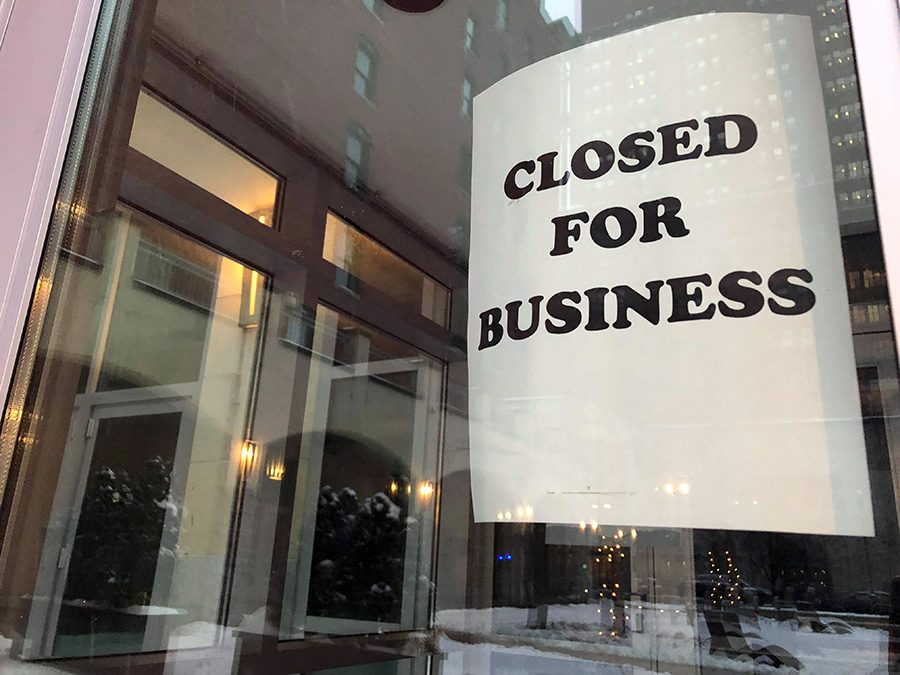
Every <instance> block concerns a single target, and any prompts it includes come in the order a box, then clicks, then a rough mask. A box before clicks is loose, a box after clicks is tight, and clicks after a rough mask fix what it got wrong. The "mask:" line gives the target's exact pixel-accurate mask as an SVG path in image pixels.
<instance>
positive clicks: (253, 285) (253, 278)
mask: <svg viewBox="0 0 900 675" xmlns="http://www.w3.org/2000/svg"><path fill="white" fill-rule="evenodd" d="M260 217H262V216H260ZM258 288H259V273H258V272H257V271H256V270H250V297H249V298H248V299H247V301H248V305H249V307H248V310H249V313H250V314H251V315H254V314H256V294H257V291H258Z"/></svg>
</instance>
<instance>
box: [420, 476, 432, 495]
mask: <svg viewBox="0 0 900 675" xmlns="http://www.w3.org/2000/svg"><path fill="white" fill-rule="evenodd" d="M433 494H434V483H432V482H431V481H430V480H423V481H422V482H420V483H419V497H421V498H422V499H431V495H433Z"/></svg>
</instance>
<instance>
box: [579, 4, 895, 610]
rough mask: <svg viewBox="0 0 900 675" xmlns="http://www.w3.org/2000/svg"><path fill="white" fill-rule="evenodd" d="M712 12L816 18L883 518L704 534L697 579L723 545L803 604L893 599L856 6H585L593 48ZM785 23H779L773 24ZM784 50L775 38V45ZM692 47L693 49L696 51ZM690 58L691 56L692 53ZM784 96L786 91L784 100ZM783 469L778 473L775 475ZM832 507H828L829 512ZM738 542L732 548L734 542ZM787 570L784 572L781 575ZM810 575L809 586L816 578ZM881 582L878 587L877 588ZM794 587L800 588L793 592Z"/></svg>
mask: <svg viewBox="0 0 900 675" xmlns="http://www.w3.org/2000/svg"><path fill="white" fill-rule="evenodd" d="M709 11H716V12H723V11H735V12H740V11H750V12H763V13H766V14H769V13H773V14H774V13H788V14H791V13H795V14H805V15H808V16H810V18H811V23H812V33H813V35H812V37H813V40H814V42H815V49H816V56H817V61H818V65H819V72H820V77H821V86H822V96H823V99H824V108H825V110H824V112H825V115H826V120H827V124H828V132H829V141H830V151H831V161H832V165H833V170H834V187H835V197H836V201H837V212H838V221H839V223H840V230H841V236H842V247H843V253H844V261H845V269H846V278H847V289H848V293H849V300H850V312H851V323H852V327H853V333H854V347H855V350H856V357H857V368H858V375H859V382H860V391H861V395H862V398H863V401H862V402H863V409H862V413H863V417H864V423H863V424H864V433H865V438H866V448H867V452H868V460H869V469H870V481H871V488H872V499H873V505H874V511H875V523H876V524H875V529H876V538H875V539H874V540H863V539H856V540H851V539H848V538H844V537H834V538H825V537H808V536H799V535H784V534H769V533H736V532H735V533H724V532H723V533H704V532H700V533H697V535H696V536H697V541H696V543H695V559H696V572H697V574H702V573H708V572H712V570H708V569H707V567H708V564H707V558H708V555H709V553H710V551H711V550H712V549H715V548H716V547H718V548H720V549H722V550H725V549H727V548H729V546H731V547H732V548H733V550H736V551H737V552H738V553H737V555H739V556H743V560H742V569H744V570H745V575H744V576H745V578H746V577H747V576H749V577H750V578H751V579H754V580H755V581H754V582H755V583H757V584H759V585H760V586H764V587H767V588H768V590H769V591H775V592H776V593H780V594H781V595H782V597H784V596H785V594H786V591H787V594H789V595H790V596H792V598H793V599H794V600H800V601H803V598H802V597H796V596H797V595H798V594H800V593H801V592H802V591H801V590H800V589H806V588H808V587H809V586H810V584H811V583H812V580H813V578H814V579H815V584H816V586H817V588H818V590H817V593H816V595H815V598H816V601H817V602H820V603H822V604H823V605H825V606H829V607H832V608H835V607H838V608H839V607H841V606H842V605H843V601H844V599H845V598H846V597H847V596H848V595H849V594H852V593H853V592H855V591H859V590H861V589H868V588H870V587H872V585H873V584H875V585H876V586H877V587H878V588H877V590H879V591H887V590H888V586H889V583H890V580H891V578H893V577H894V576H895V575H896V574H898V573H900V565H898V562H897V561H896V556H894V555H892V553H891V552H892V551H894V550H895V549H896V546H897V545H898V543H900V542H898V539H897V508H898V505H897V504H896V503H895V499H894V490H895V485H896V484H897V482H898V480H900V468H898V467H897V466H896V465H897V462H898V461H900V448H898V445H897V443H898V440H897V439H896V435H897V433H898V431H897V430H896V429H892V425H891V423H890V421H891V419H893V418H894V417H895V416H896V414H897V410H898V406H900V399H898V392H897V387H896V373H895V372H894V344H893V340H892V339H891V332H890V331H891V328H890V317H889V314H888V297H887V286H886V282H885V275H884V270H883V261H882V254H881V250H880V241H879V238H878V235H877V234H876V231H877V224H876V222H875V213H874V202H873V193H872V185H871V182H870V177H869V176H870V174H869V163H868V160H867V153H866V147H865V132H864V130H863V129H862V126H861V110H860V103H859V91H858V89H857V77H856V71H855V63H854V57H853V49H852V47H851V43H850V34H849V24H848V20H847V13H846V12H847V10H846V5H845V3H844V2H842V1H841V0H822V1H820V2H806V1H804V0H793V1H790V2H775V1H774V0H731V1H729V2H721V1H720V0H716V1H713V0H701V1H698V2H691V3H681V2H649V1H648V2H641V3H619V2H615V1H614V0H607V1H605V2H585V3H584V10H583V12H584V15H583V34H584V39H585V40H586V41H591V40H598V39H603V38H605V37H610V36H613V35H617V34H620V33H623V32H626V31H631V30H636V29H639V28H642V27H644V26H649V25H653V24H656V23H659V22H661V21H667V20H672V19H677V18H681V17H684V16H694V15H700V14H705V13H707V12H709ZM769 20H770V21H771V22H773V25H775V24H777V21H778V19H777V15H773V16H771V18H770V19H769ZM773 42H774V40H773ZM690 47H691V45H686V46H685V48H686V50H688V49H690ZM686 53H687V51H686ZM647 77H648V79H649V78H652V73H648V74H647ZM775 93H778V92H775ZM773 470H777V468H775V467H773ZM823 508H827V507H826V506H823ZM729 542H730V543H729ZM781 567H783V568H785V571H784V573H783V574H778V573H775V572H773V569H774V568H779V569H780V568H781ZM807 576H808V577H809V579H807V578H806V577H807ZM876 580H877V581H876ZM792 585H793V587H792V588H790V587H791V586H792Z"/></svg>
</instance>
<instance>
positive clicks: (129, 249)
mask: <svg viewBox="0 0 900 675" xmlns="http://www.w3.org/2000/svg"><path fill="white" fill-rule="evenodd" d="M95 226H96V232H97V233H98V236H102V238H103V239H104V240H105V244H106V250H107V255H106V257H105V260H104V264H103V266H102V267H99V268H97V267H93V266H90V265H84V264H82V262H81V261H79V260H76V259H73V258H71V257H70V256H65V257H63V258H61V259H60V262H59V267H58V271H57V276H56V281H57V283H55V284H54V291H55V292H58V293H66V294H67V296H66V300H64V301H63V302H61V303H59V304H58V305H56V308H55V310H54V317H53V318H54V323H53V333H54V337H53V340H54V342H55V343H56V344H58V345H59V346H58V347H57V348H55V349H53V350H49V351H47V353H46V356H45V364H46V368H47V370H44V371H41V373H40V374H39V376H38V377H37V378H36V379H37V382H36V386H41V387H45V386H49V387H52V389H53V392H54V395H53V396H52V397H51V398H49V399H47V400H46V401H44V402H43V403H40V401H42V400H43V399H38V401H37V402H35V403H34V404H33V407H32V408H30V410H29V413H28V415H27V419H28V423H29V432H28V437H29V438H31V439H33V440H32V442H33V443H34V444H35V450H36V451H38V455H39V456H40V457H39V461H36V463H35V464H34V466H32V467H30V468H31V469H32V470H34V471H37V472H38V473H37V475H39V476H40V479H41V485H42V487H41V488H40V489H30V490H28V491H27V498H26V501H25V503H24V506H26V507H27V509H28V513H29V514H30V513H35V514H41V513H42V514H48V513H49V521H48V524H47V525H46V526H44V527H42V528H34V530H32V531H34V532H37V531H38V529H40V531H41V535H40V537H39V538H38V537H37V536H36V535H35V542H34V544H35V546H34V551H33V554H38V555H40V556H41V559H42V560H44V561H48V560H52V561H54V562H53V564H50V565H48V564H42V565H38V564H37V562H36V561H33V562H32V563H31V564H30V565H29V568H28V569H29V570H30V572H29V574H32V575H33V578H34V581H33V583H34V588H35V589H36V590H35V594H36V595H39V596H40V597H41V598H43V602H42V603H40V605H39V606H38V605H35V606H33V607H32V611H31V615H30V618H29V624H28V628H27V633H26V642H27V647H26V648H25V650H24V656H26V657H27V658H42V657H50V656H53V657H59V656H65V657H75V656H77V657H84V656H96V655H101V654H115V653H123V652H126V653H127V652H140V651H156V650H160V649H166V647H167V645H168V644H170V642H169V639H170V637H171V636H172V635H177V634H178V633H179V631H180V630H181V629H182V628H183V627H184V626H185V625H186V624H190V623H193V622H207V623H208V624H210V625H211V624H213V623H214V622H216V621H217V618H218V613H219V608H220V600H221V597H222V595H221V594H222V589H223V583H224V575H225V574H226V569H227V555H228V551H229V550H230V546H231V544H232V536H233V531H232V529H231V527H232V514H231V505H232V498H233V495H234V494H235V493H234V491H235V489H236V487H237V485H238V481H239V480H240V478H241V473H242V466H241V463H240V461H241V460H240V450H241V446H242V443H243V439H244V438H245V433H246V428H245V415H246V412H247V410H248V408H247V406H248V403H249V400H250V395H251V390H252V387H253V377H252V366H253V354H254V352H255V349H256V346H257V340H258V337H259V334H260V332H259V331H258V330H248V329H247V327H246V326H244V325H242V323H241V318H240V311H239V308H240V307H241V306H242V304H243V297H242V296H243V295H244V294H245V292H246V288H245V285H244V283H243V280H244V278H245V276H246V275H247V274H248V273H249V272H253V274H255V275H257V280H258V283H257V286H258V287H263V286H265V284H266V283H267V279H266V278H265V277H264V276H263V275H261V274H260V273H258V272H256V271H255V270H251V269H250V268H247V267H245V266H243V265H242V264H240V263H238V262H236V261H235V260H233V259H231V258H229V257H227V256H224V255H222V254H221V253H219V252H217V251H214V250H213V249H211V248H208V247H206V246H204V245H203V244H200V243H199V242H197V241H196V240H194V239H192V238H190V237H188V236H186V235H183V234H181V233H179V232H176V231H175V230H173V229H171V228H169V227H167V226H166V225H164V224H162V223H160V222H158V221H156V220H155V219H153V218H150V217H149V216H146V215H144V214H142V213H140V212H137V211H133V210H130V209H127V208H125V207H121V206H120V207H118V208H116V209H115V210H114V211H111V212H109V213H108V214H106V215H104V216H102V217H100V218H98V219H97V220H96V222H95ZM75 290H77V293H73V291H75ZM258 302H262V297H260V298H259V300H258ZM212 639H213V638H212V637H211V636H198V640H197V642H196V644H197V645H198V646H200V645H201V644H208V643H209V641H211V640H212Z"/></svg>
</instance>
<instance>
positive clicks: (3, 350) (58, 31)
mask: <svg viewBox="0 0 900 675" xmlns="http://www.w3.org/2000/svg"><path fill="white" fill-rule="evenodd" d="M100 5H101V0H60V1H59V2H56V3H54V5H53V10H52V11H48V6H47V4H46V2H44V0H0V91H3V92H10V93H11V94H12V95H11V96H8V97H4V101H3V104H2V105H3V116H2V123H0V147H2V148H3V149H4V150H3V153H2V154H0V204H3V215H4V217H3V218H2V219H0V395H2V396H3V399H4V401H5V399H6V396H7V393H8V391H9V387H10V382H11V379H12V373H13V368H14V366H15V361H16V355H17V353H18V350H19V343H20V340H21V337H22V332H23V330H24V326H25V320H26V318H27V315H28V310H29V307H30V304H31V296H32V291H33V289H34V285H35V282H36V279H37V273H38V266H39V265H40V260H41V252H42V251H43V248H44V241H45V239H46V235H47V231H48V228H49V225H50V216H51V214H52V211H53V205H54V201H55V199H56V190H57V187H58V186H59V180H60V174H61V172H62V166H63V160H64V159H65V153H66V148H67V146H68V143H69V136H70V133H71V131H72V125H73V122H74V118H75V109H76V107H77V104H78V96H79V93H80V91H81V84H82V81H83V79H84V74H85V69H86V67H87V60H88V54H89V52H90V48H91V41H92V39H93V36H94V31H95V28H96V25H97V18H98V16H99V12H100ZM4 29H5V30H4ZM16 92H22V93H24V92H27V96H26V95H17V94H16Z"/></svg>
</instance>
